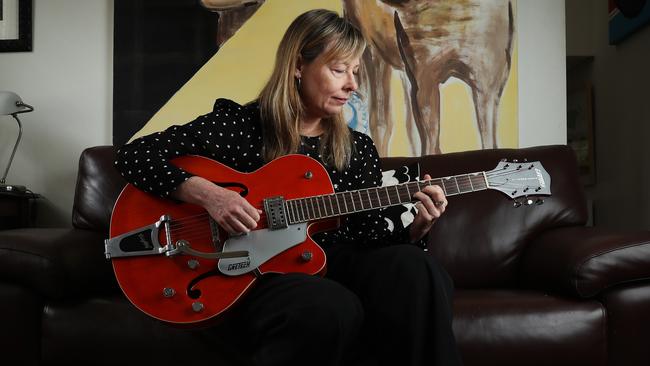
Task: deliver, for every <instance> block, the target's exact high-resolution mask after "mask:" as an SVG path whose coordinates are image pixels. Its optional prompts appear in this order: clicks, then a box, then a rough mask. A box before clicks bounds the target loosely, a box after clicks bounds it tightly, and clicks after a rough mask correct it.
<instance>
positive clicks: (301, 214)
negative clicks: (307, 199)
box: [296, 200, 305, 221]
mask: <svg viewBox="0 0 650 366" xmlns="http://www.w3.org/2000/svg"><path fill="white" fill-rule="evenodd" d="M296 205H297V206H298V207H297V208H298V216H299V217H300V221H305V208H304V207H303V205H302V200H296Z"/></svg>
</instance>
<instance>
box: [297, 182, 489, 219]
mask: <svg viewBox="0 0 650 366" xmlns="http://www.w3.org/2000/svg"><path fill="white" fill-rule="evenodd" d="M431 185H438V186H440V187H441V188H442V189H443V191H444V192H445V195H446V196H455V195H459V194H464V193H470V192H477V191H482V190H485V189H488V188H489V187H488V181H487V178H486V175H485V172H476V173H469V174H460V175H454V176H449V177H442V178H433V179H429V180H422V181H417V182H408V183H402V184H396V185H392V186H386V187H375V188H366V189H359V190H356V191H347V192H339V193H333V194H326V195H320V196H312V197H304V198H296V199H291V200H287V201H285V205H286V212H287V216H288V221H289V223H290V224H297V223H301V222H308V221H313V220H319V219H325V218H331V217H337V216H341V215H347V214H351V213H356V212H362V211H368V210H374V209H378V208H383V207H390V206H395V205H400V204H404V203H410V202H413V195H414V194H415V193H417V192H419V191H421V190H422V188H424V187H426V186H431Z"/></svg>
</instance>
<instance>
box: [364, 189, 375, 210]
mask: <svg viewBox="0 0 650 366" xmlns="http://www.w3.org/2000/svg"><path fill="white" fill-rule="evenodd" d="M366 195H367V196H368V204H369V205H370V208H374V205H373V204H372V198H370V189H369V188H367V189H366Z"/></svg>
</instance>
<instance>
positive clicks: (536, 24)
mask: <svg viewBox="0 0 650 366" xmlns="http://www.w3.org/2000/svg"><path fill="white" fill-rule="evenodd" d="M517 8H518V13H517V26H518V27H519V29H518V34H517V35H518V37H519V38H518V39H519V44H518V45H519V146H520V147H528V146H536V145H551V144H566V46H565V29H564V28H565V24H564V0H544V1H539V0H518V1H517Z"/></svg>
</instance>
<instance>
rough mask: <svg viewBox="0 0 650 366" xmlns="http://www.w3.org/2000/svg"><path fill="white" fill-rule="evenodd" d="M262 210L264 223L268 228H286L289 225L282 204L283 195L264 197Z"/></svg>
mask: <svg viewBox="0 0 650 366" xmlns="http://www.w3.org/2000/svg"><path fill="white" fill-rule="evenodd" d="M264 210H265V211H266V224H267V226H268V228H269V229H270V230H278V229H286V228H288V227H289V223H288V222H287V211H286V209H285V206H284V197H282V196H276V197H270V198H267V199H265V200H264Z"/></svg>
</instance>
